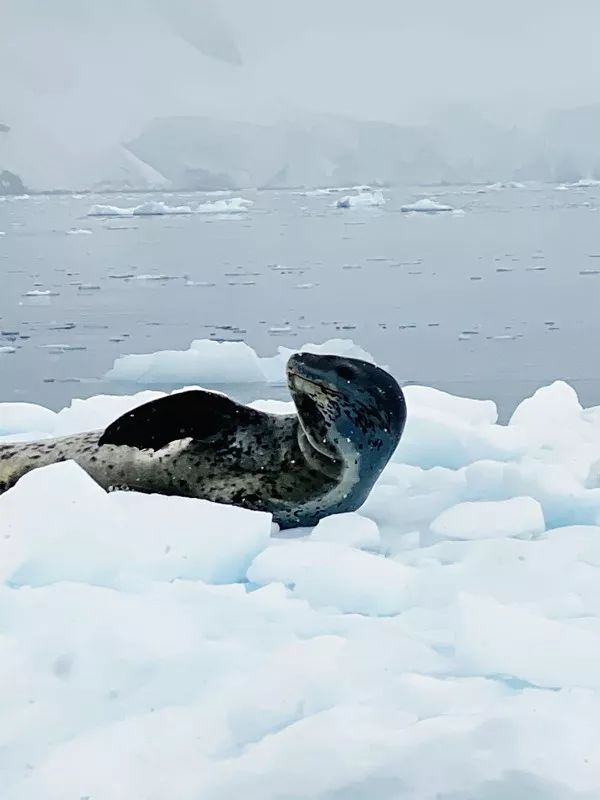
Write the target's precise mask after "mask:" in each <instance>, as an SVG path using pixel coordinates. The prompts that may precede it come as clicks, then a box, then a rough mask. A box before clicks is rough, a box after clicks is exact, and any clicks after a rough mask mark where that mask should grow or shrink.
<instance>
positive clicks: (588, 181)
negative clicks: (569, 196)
mask: <svg viewBox="0 0 600 800" xmlns="http://www.w3.org/2000/svg"><path fill="white" fill-rule="evenodd" d="M569 186H581V187H583V188H588V187H591V186H600V180H597V179H596V178H580V179H579V180H578V181H575V182H574V183H570V184H569Z"/></svg>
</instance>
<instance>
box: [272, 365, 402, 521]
mask: <svg viewBox="0 0 600 800" xmlns="http://www.w3.org/2000/svg"><path fill="white" fill-rule="evenodd" d="M287 374H288V385H289V389H290V392H291V395H292V398H293V400H294V403H295V405H296V409H297V411H298V418H299V423H300V428H301V434H303V436H302V435H300V436H299V443H300V447H301V449H302V452H303V453H304V454H305V456H307V451H308V448H307V446H306V442H307V443H308V445H309V446H310V448H312V449H313V450H314V451H316V452H317V453H318V454H319V455H320V456H321V457H322V459H325V460H329V462H330V464H331V466H332V467H335V465H342V470H341V471H342V477H341V483H346V481H344V477H343V475H344V473H346V480H348V479H349V478H350V473H352V474H353V476H354V480H355V481H356V483H355V485H354V491H353V492H352V500H350V498H346V499H347V500H348V501H349V502H348V506H350V505H352V507H353V508H357V507H358V505H361V504H362V502H364V500H365V499H366V497H367V495H368V493H369V491H370V490H371V488H372V486H373V484H374V483H375V481H376V480H377V478H378V476H379V475H380V473H381V471H382V470H383V468H384V467H385V465H386V463H387V462H388V460H389V459H390V457H391V456H392V454H393V452H394V450H395V449H396V447H397V445H398V442H399V441H400V437H401V436H402V432H403V430H404V425H405V422H406V403H405V400H404V395H403V393H402V389H401V388H400V386H399V385H398V383H397V381H396V380H395V379H394V378H393V377H392V376H391V375H390V374H389V373H387V372H386V371H385V370H383V369H381V368H380V367H377V366H375V365H374V364H370V363H368V362H366V361H360V360H358V359H351V358H345V357H341V356H330V355H317V354H313V353H297V354H295V355H293V356H292V357H291V358H290V360H289V361H288V365H287ZM303 438H305V440H306V442H303ZM358 501H360V502H358ZM357 503H358V505H357ZM340 510H352V509H351V508H350V507H348V508H344V509H340Z"/></svg>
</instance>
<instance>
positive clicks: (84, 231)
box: [67, 228, 92, 236]
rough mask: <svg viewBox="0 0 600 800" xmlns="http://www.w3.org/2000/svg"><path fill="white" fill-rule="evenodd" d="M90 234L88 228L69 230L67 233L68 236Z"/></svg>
mask: <svg viewBox="0 0 600 800" xmlns="http://www.w3.org/2000/svg"><path fill="white" fill-rule="evenodd" d="M91 233H92V231H91V230H90V229H89V228H71V230H69V231H67V235H69V236H88V235H90V234H91Z"/></svg>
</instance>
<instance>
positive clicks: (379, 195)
mask: <svg viewBox="0 0 600 800" xmlns="http://www.w3.org/2000/svg"><path fill="white" fill-rule="evenodd" d="M384 205H385V197H384V196H383V192H380V191H376V192H370V191H361V192H359V194H348V195H346V196H345V197H340V199H339V200H337V201H336V203H335V206H336V208H371V207H373V206H384Z"/></svg>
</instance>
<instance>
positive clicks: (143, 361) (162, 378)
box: [106, 339, 374, 385]
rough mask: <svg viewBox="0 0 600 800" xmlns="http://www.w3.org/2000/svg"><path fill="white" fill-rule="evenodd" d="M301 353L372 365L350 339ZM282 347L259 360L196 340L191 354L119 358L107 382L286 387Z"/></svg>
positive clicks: (235, 348) (238, 347)
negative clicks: (330, 355)
mask: <svg viewBox="0 0 600 800" xmlns="http://www.w3.org/2000/svg"><path fill="white" fill-rule="evenodd" d="M299 349H300V351H302V352H311V353H330V354H332V355H345V356H348V357H352V358H362V359H363V360H366V361H370V362H371V363H373V361H374V359H373V356H371V355H370V353H367V352H366V350H363V349H362V348H360V347H358V346H357V345H355V344H354V342H353V341H351V340H349V339H330V340H328V341H326V342H323V344H312V343H308V344H305V345H302V347H301V348H299ZM295 352H297V351H296V350H292V349H290V348H287V347H279V348H278V355H276V356H270V357H265V358H259V356H258V355H257V354H256V352H255V351H254V350H253V349H252V348H251V347H250V346H249V345H247V344H245V342H215V341H212V340H210V339H197V340H195V341H193V342H192V344H191V345H190V349H189V350H160V351H158V352H156V353H147V354H133V355H127V356H121V357H120V358H118V359H117V360H116V361H115V363H114V365H113V368H112V369H111V370H109V372H108V373H107V374H106V378H107V379H108V380H114V381H116V380H122V381H133V382H135V383H144V384H147V385H151V384H156V383H162V384H169V383H170V384H180V383H198V384H208V385H211V384H212V385H219V384H227V383H264V382H268V383H285V380H286V374H285V366H286V364H287V361H288V359H289V357H290V356H291V355H292V353H295Z"/></svg>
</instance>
